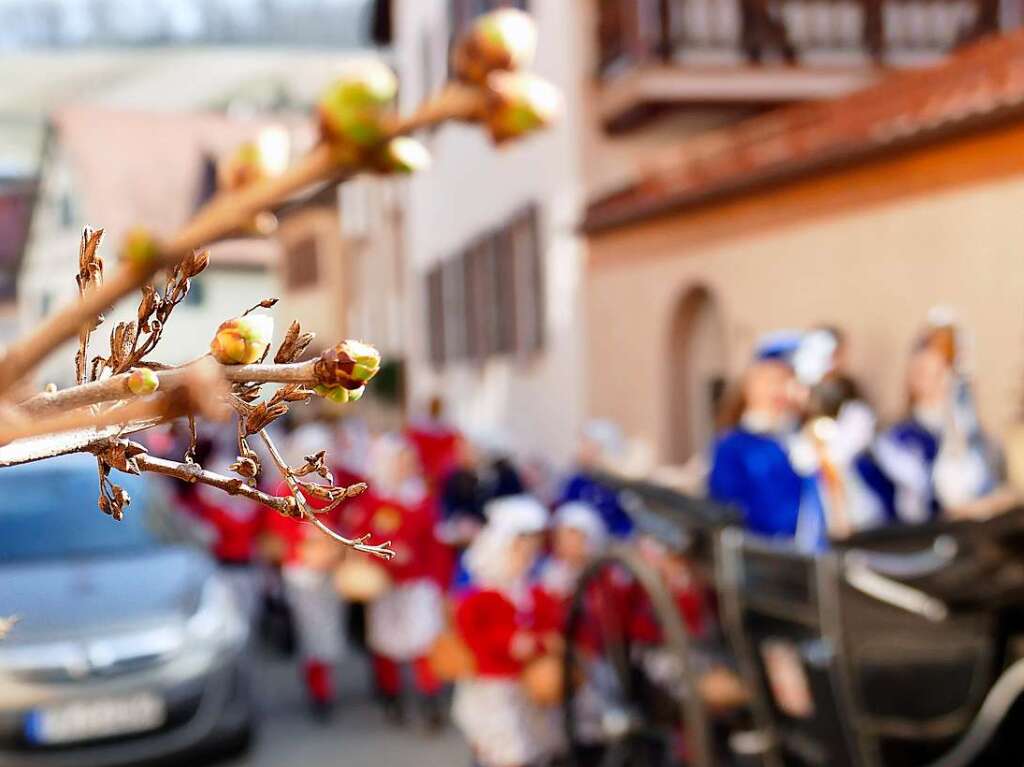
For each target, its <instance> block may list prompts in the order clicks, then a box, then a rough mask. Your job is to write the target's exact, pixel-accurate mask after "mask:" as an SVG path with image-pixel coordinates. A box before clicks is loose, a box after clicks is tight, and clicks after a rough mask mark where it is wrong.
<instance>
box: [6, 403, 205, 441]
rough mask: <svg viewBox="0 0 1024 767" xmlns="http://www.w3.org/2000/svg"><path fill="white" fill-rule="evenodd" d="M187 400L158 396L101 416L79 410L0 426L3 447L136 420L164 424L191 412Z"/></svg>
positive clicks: (112, 410)
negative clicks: (47, 436)
mask: <svg viewBox="0 0 1024 767" xmlns="http://www.w3.org/2000/svg"><path fill="white" fill-rule="evenodd" d="M189 410H190V408H189V406H188V402H187V400H186V398H182V397H180V396H178V395H177V394H173V393H172V394H156V395H153V396H150V397H146V398H144V399H139V400H136V401H134V402H130V403H128V404H126V405H124V406H122V407H115V408H111V409H109V410H105V411H103V412H101V413H94V412H92V411H91V410H87V409H79V410H72V411H71V412H68V413H60V414H58V415H54V416H51V417H49V418H39V419H24V420H18V421H16V422H12V423H8V424H3V425H0V444H2V445H7V444H8V443H11V442H14V441H15V440H23V439H27V438H29V437H39V436H43V435H47V434H59V433H61V432H66V431H76V430H81V429H92V430H100V429H103V428H105V427H108V426H123V425H126V424H129V423H132V422H133V421H152V420H155V421H163V420H167V419H169V418H177V417H179V416H182V415H185V413H187V412H189Z"/></svg>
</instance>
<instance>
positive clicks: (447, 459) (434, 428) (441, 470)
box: [405, 397, 460, 493]
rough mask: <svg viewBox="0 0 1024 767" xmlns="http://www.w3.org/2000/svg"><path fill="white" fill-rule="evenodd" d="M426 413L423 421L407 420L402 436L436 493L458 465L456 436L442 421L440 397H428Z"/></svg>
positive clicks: (458, 437) (457, 441)
mask: <svg viewBox="0 0 1024 767" xmlns="http://www.w3.org/2000/svg"><path fill="white" fill-rule="evenodd" d="M427 410H428V412H427V416H426V417H425V418H416V419H413V420H412V421H410V423H409V425H408V426H407V427H406V430H405V437H406V439H408V440H409V442H410V443H412V446H413V447H414V448H415V450H416V454H417V456H418V457H419V461H420V468H421V469H422V471H423V476H424V477H426V479H427V483H428V485H429V486H430V490H431V492H435V493H436V492H438V491H439V490H440V488H441V483H442V482H444V480H445V479H446V478H447V477H448V474H449V473H451V471H452V470H454V469H455V468H456V466H457V464H458V456H459V439H460V435H459V432H458V430H457V429H455V428H453V427H452V426H450V425H449V424H448V422H447V421H446V420H445V417H444V401H443V400H442V399H441V398H440V397H432V398H431V400H430V405H429V406H428V409H427Z"/></svg>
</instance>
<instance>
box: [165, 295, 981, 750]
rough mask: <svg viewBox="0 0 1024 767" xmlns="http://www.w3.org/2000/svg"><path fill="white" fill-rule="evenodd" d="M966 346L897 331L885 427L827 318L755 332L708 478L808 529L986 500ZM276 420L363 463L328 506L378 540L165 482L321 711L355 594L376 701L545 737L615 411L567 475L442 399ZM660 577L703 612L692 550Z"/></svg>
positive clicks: (305, 441)
mask: <svg viewBox="0 0 1024 767" xmlns="http://www.w3.org/2000/svg"><path fill="white" fill-rule="evenodd" d="M963 354H964V341H963V337H962V333H961V332H960V331H959V329H958V328H957V327H956V325H955V324H954V323H953V322H951V321H950V320H949V319H948V318H946V317H942V316H939V315H936V316H934V317H932V318H930V320H929V322H928V324H927V326H926V327H925V328H924V330H923V331H922V333H921V335H920V337H919V338H918V339H917V341H916V342H915V344H914V346H913V349H912V350H911V353H910V360H909V365H908V371H907V379H906V380H907V410H906V414H905V416H904V417H903V418H901V419H900V420H898V421H897V422H896V423H894V424H891V425H889V426H887V427H886V428H883V429H879V428H878V426H877V423H876V418H875V415H874V413H873V412H872V409H871V407H870V405H869V403H868V402H867V401H866V399H865V397H864V396H863V395H862V393H861V388H860V387H859V386H858V385H857V383H856V382H855V381H854V380H853V379H852V378H851V377H850V376H849V374H848V373H847V370H846V367H845V356H846V340H845V338H844V337H843V334H842V333H841V331H839V330H838V329H835V328H830V327H819V328H815V329H812V330H810V331H808V332H781V333H773V334H771V335H769V336H766V337H764V338H763V339H761V341H760V342H759V343H758V345H757V348H756V350H755V353H754V355H753V358H752V360H751V362H750V364H749V366H748V367H747V369H746V370H745V372H744V374H743V376H742V379H741V380H740V381H738V382H737V386H736V390H735V392H734V393H733V395H732V396H728V397H726V398H725V401H724V402H723V403H722V407H721V413H720V423H719V431H718V434H717V435H716V438H715V440H714V442H713V444H711V445H709V447H708V450H707V451H706V452H705V453H704V454H703V458H704V459H705V465H706V467H707V469H706V471H705V472H704V483H703V484H704V490H705V492H706V494H707V496H708V497H709V498H710V499H712V500H714V501H716V502H718V503H720V504H722V505H727V506H730V507H732V508H733V509H734V510H735V511H736V512H738V513H739V515H740V516H741V518H742V523H743V524H744V525H745V527H746V528H747V529H748V530H749V531H751V532H752V533H754V534H759V535H765V536H772V537H780V538H787V539H792V540H793V541H794V542H795V544H796V545H798V546H800V547H803V548H805V549H807V550H812V551H813V550H820V549H821V548H823V547H826V546H828V545H829V541H830V540H831V539H835V538H839V537H844V536H848V535H850V534H852V533H855V532H857V531H859V530H862V529H865V528H867V527H873V526H879V525H884V524H898V523H905V524H912V523H918V522H924V521H927V520H931V519H935V518H937V517H938V516H940V515H945V514H954V515H964V514H977V513H982V512H980V511H978V509H979V506H978V503H979V502H981V501H983V500H984V499H985V498H987V497H989V496H990V494H991V493H992V492H993V490H995V489H996V488H997V487H998V485H999V479H998V478H999V476H1000V467H999V462H998V460H997V455H996V451H995V450H993V448H992V446H991V445H990V443H989V441H988V440H987V439H986V437H985V435H984V434H983V433H982V431H981V428H980V426H979V423H978V419H977V416H976V414H975V412H974V405H973V401H972V397H971V389H970V385H969V379H968V377H967V375H966V370H965V367H964V365H963ZM283 441H284V444H285V445H286V446H287V447H286V450H287V453H288V456H287V457H288V458H290V459H291V460H293V461H294V462H295V463H296V465H298V464H301V463H302V461H303V460H304V458H303V457H304V456H308V455H310V454H313V453H316V452H318V451H319V450H321V449H323V448H324V447H327V448H328V456H329V457H330V458H331V459H332V464H331V466H330V469H331V472H332V473H333V478H334V482H335V484H338V485H345V484H351V483H355V482H359V481H365V482H367V484H368V486H369V490H367V491H366V492H365V493H363V494H362V495H360V496H358V497H355V498H353V499H351V500H348V501H346V502H345V503H344V504H342V505H341V506H340V507H338V508H337V509H335V510H334V511H332V512H330V513H329V514H325V515H324V517H325V518H324V519H323V521H324V522H325V523H327V524H329V525H330V526H332V527H333V528H335V529H337V530H338V531H340V532H341V533H343V534H346V535H348V536H351V537H356V536H361V535H367V534H368V535H369V536H370V537H371V538H372V539H373V540H375V541H382V540H388V541H390V542H391V544H392V547H393V549H394V551H395V556H394V558H393V559H392V560H390V561H384V560H381V559H375V558H372V557H368V556H365V555H361V554H355V553H352V552H345V551H343V550H342V549H341V548H340V547H338V546H337V545H336V544H335V543H334V542H332V541H331V540H330V539H329V538H327V537H325V536H323V535H322V534H320V533H319V532H318V531H316V530H315V529H314V528H313V527H312V526H310V525H308V524H306V523H304V522H301V521H298V520H294V519H289V518H286V517H283V516H281V515H279V514H277V513H275V512H272V511H270V510H268V509H261V508H258V507H256V506H255V505H253V504H252V503H251V502H249V501H245V500H241V499H237V498H232V497H230V496H226V495H224V494H223V493H219V492H216V491H212V490H210V489H209V488H206V487H205V486H203V485H199V484H196V485H181V486H178V488H177V496H176V497H177V501H178V506H179V507H180V508H181V509H182V510H183V512H185V513H187V514H188V515H189V516H190V517H191V518H192V519H194V520H196V521H197V523H198V525H199V526H200V527H201V528H202V529H204V530H206V531H207V534H208V538H209V543H210V548H211V550H212V552H213V554H214V555H215V556H216V558H217V559H218V560H219V562H220V563H221V565H222V567H223V569H224V571H225V573H226V575H227V576H228V577H230V578H231V579H232V580H233V582H234V583H235V584H236V590H237V592H238V594H239V597H240V600H241V601H242V603H243V604H245V605H246V606H247V608H248V609H249V610H250V613H251V614H253V615H254V616H255V615H257V614H258V613H261V612H262V614H263V615H264V619H265V620H266V619H267V615H268V614H269V615H271V616H273V614H274V610H275V609H276V610H278V611H284V612H286V613H287V615H288V617H289V625H290V626H292V627H293V628H294V635H295V645H296V649H297V657H298V658H299V661H300V676H301V679H302V682H303V684H304V685H305V690H306V694H307V696H308V700H309V703H310V706H311V710H312V711H313V712H314V714H316V715H317V716H318V717H320V718H322V719H325V720H326V719H327V717H328V715H329V714H330V711H331V709H332V707H333V705H334V702H335V700H336V694H337V686H338V685H339V684H344V681H345V680H338V679H336V678H334V677H335V673H336V670H335V669H336V663H337V660H338V658H339V656H340V655H341V654H342V651H343V648H344V646H345V644H346V632H345V624H346V610H348V609H350V608H351V606H353V605H359V606H360V609H359V614H361V615H362V616H363V621H362V623H363V625H364V628H363V631H362V634H363V636H364V637H365V645H366V648H367V652H368V654H369V658H370V665H371V668H372V673H373V679H374V682H375V687H376V692H377V696H378V699H379V701H380V704H381V706H382V709H383V711H384V713H385V714H386V716H387V718H388V719H389V721H391V722H393V723H395V724H396V725H402V724H404V723H405V722H406V721H408V720H409V719H410V716H409V715H410V710H409V707H408V703H409V701H410V700H415V701H416V702H417V703H418V708H419V716H418V719H419V720H420V721H422V722H423V723H424V724H425V725H427V726H428V727H429V728H437V727H440V726H441V725H442V724H443V723H444V722H445V721H447V720H448V719H449V718H450V719H451V721H452V722H454V724H455V725H456V726H457V727H458V728H459V730H460V731H461V732H462V733H463V734H464V736H465V737H466V739H467V741H468V742H469V744H470V746H471V748H472V751H473V754H474V758H475V760H476V762H477V763H478V764H479V765H481V767H516V766H517V765H522V766H525V765H534V764H542V763H545V762H546V761H548V760H550V759H551V758H552V757H554V756H556V755H557V754H558V753H559V752H560V750H561V748H562V743H561V738H560V736H559V730H560V727H559V723H560V718H559V716H558V710H557V690H556V692H555V693H552V689H553V688H555V687H557V688H558V689H559V690H560V682H556V681H553V680H555V679H557V674H555V673H554V672H553V671H551V668H550V666H551V664H552V662H553V659H556V658H557V657H558V654H559V652H560V649H561V644H562V642H563V639H562V628H563V624H564V621H565V616H566V611H567V608H568V605H569V601H570V599H571V597H572V595H573V593H574V589H575V586H576V583H577V580H578V578H579V576H580V574H581V573H582V572H583V570H584V569H585V568H586V566H587V564H588V562H590V561H592V560H593V558H595V557H597V556H598V555H600V553H601V552H602V551H603V550H604V548H605V547H606V546H607V545H608V544H609V542H610V541H614V540H616V539H619V540H623V539H629V538H630V536H631V535H632V534H633V521H632V520H631V518H630V516H629V515H627V514H626V513H625V512H624V510H623V508H622V506H621V505H620V503H619V497H618V495H617V494H616V492H615V491H613V490H612V489H611V488H609V487H607V486H606V485H605V484H603V483H602V480H601V479H600V476H601V475H600V474H599V473H598V472H597V471H595V469H596V468H598V467H603V468H608V466H609V465H612V466H614V463H615V458H616V456H619V455H622V453H623V448H624V439H623V436H622V434H621V432H620V431H619V430H618V429H617V428H616V427H615V426H614V425H613V424H611V423H609V422H605V421H595V422H593V423H591V424H589V425H588V426H587V427H586V428H585V429H584V431H583V433H582V434H581V438H580V443H579V449H578V453H577V456H576V464H575V466H574V468H573V469H572V470H571V471H569V472H567V473H564V474H561V475H556V474H553V473H552V472H549V471H546V470H544V469H543V468H542V466H541V465H540V464H537V463H529V462H518V463H517V462H514V461H513V460H512V459H511V457H510V455H509V454H508V453H507V452H506V451H503V450H500V449H496V448H495V447H494V446H493V445H490V446H488V445H487V444H486V443H487V441H486V440H473V439H470V438H468V437H467V436H466V435H464V434H462V433H460V432H459V431H458V430H457V429H455V428H454V427H453V426H452V425H451V424H449V423H448V422H447V421H446V420H445V419H444V417H443V413H442V409H441V406H440V403H439V402H434V403H432V404H431V407H430V408H429V412H428V413H427V414H426V415H425V416H423V417H422V418H419V419H413V420H411V421H410V422H408V423H407V424H406V425H405V426H404V428H402V429H398V430H392V431H389V432H387V433H371V430H370V429H369V428H368V427H367V426H366V425H365V424H364V423H363V422H362V421H361V420H359V419H358V418H352V417H348V418H345V419H343V420H323V419H319V420H316V421H311V422H308V423H305V424H301V425H292V427H291V428H290V429H289V433H288V434H287V435H286V436H285V437H284V440H283ZM195 458H196V460H197V461H198V462H199V463H201V464H202V465H204V466H207V467H209V468H213V469H218V468H220V469H224V468H226V467H227V466H228V465H229V464H230V463H231V462H232V461H233V460H235V458H234V443H233V441H232V442H230V443H228V444H219V443H218V440H217V438H216V437H215V436H214V437H211V438H207V439H202V440H200V441H199V444H198V446H197V449H196V456H195ZM266 489H267V490H268V491H270V492H275V493H279V494H283V493H287V492H288V490H287V487H286V486H283V485H280V486H272V485H271V486H268V487H267V488H266ZM307 500H308V502H309V503H311V504H313V505H314V506H315V505H317V504H321V503H323V502H322V501H320V500H318V499H317V498H315V497H312V496H311V497H309V498H308V499H307ZM677 576H678V577H677ZM671 577H672V578H676V580H677V581H678V583H677V584H676V586H678V588H675V587H673V592H674V595H675V596H676V598H677V602H678V604H679V606H680V610H681V613H682V614H683V617H684V618H685V619H686V623H687V625H688V627H689V628H690V629H691V631H695V630H699V626H700V624H701V621H702V620H703V617H702V611H703V610H704V607H703V606H702V604H701V595H700V590H699V588H696V587H695V586H694V585H693V584H692V583H690V582H689V581H688V579H687V577H686V573H685V572H682V574H681V575H679V574H676V575H672V576H671ZM261 606H262V607H261ZM725 681H729V680H728V679H726V680H725ZM406 686H408V687H409V688H410V689H408V690H406V689H403V688H404V687H406ZM545 688H547V689H546V690H545ZM449 690H453V692H452V694H451V698H450V700H449Z"/></svg>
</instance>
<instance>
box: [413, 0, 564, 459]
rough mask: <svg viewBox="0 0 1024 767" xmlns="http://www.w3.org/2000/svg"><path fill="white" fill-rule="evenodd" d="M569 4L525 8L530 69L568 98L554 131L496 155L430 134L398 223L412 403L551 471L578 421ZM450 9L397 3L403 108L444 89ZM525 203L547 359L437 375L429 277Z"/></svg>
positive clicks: (559, 1) (482, 146) (467, 141)
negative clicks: (427, 159)
mask: <svg viewBox="0 0 1024 767" xmlns="http://www.w3.org/2000/svg"><path fill="white" fill-rule="evenodd" d="M574 5H575V3H569V2H565V1H564V0H535V1H534V2H532V3H531V12H532V13H533V14H534V17H535V18H536V19H537V21H538V26H539V29H540V51H539V57H538V62H537V67H536V69H537V71H538V72H539V73H540V74H541V75H543V76H545V77H547V78H548V79H550V80H552V81H554V82H555V83H557V84H558V85H559V86H560V87H562V89H563V91H565V92H566V96H567V109H566V115H565V117H564V118H563V120H562V121H561V123H560V124H559V125H558V126H557V127H555V128H553V129H552V130H550V131H548V132H546V133H545V134H542V135H538V136H535V137H532V138H530V139H528V140H526V141H525V142H523V143H521V144H518V145H515V146H510V147H508V148H503V149H501V150H495V149H494V148H493V147H492V146H491V145H490V142H489V141H488V139H487V138H486V136H485V135H484V134H483V133H482V132H481V131H480V130H479V129H476V128H474V127H470V126H460V125H453V126H445V127H444V128H442V129H440V130H438V131H437V132H435V133H434V134H433V135H432V136H430V137H429V138H428V139H427V143H428V145H429V147H430V149H431V151H432V153H433V156H434V165H433V167H432V168H431V170H430V171H428V172H426V173H424V174H421V175H420V176H417V177H416V178H415V179H413V180H412V181H411V182H410V184H409V192H408V210H407V214H406V217H405V242H406V245H407V249H406V252H407V254H408V256H409V258H408V278H409V281H408V284H407V291H406V295H407V297H408V300H407V301H406V311H407V319H406V321H407V324H408V328H409V334H408V341H409V348H410V362H411V369H410V372H411V375H410V385H411V391H410V393H411V396H412V401H413V403H414V404H415V403H416V402H417V401H419V402H422V401H423V400H425V399H426V398H427V397H429V396H430V395H431V394H433V393H435V392H441V393H443V395H444V396H445V398H446V400H447V403H448V405H449V409H450V411H451V412H452V414H453V415H454V417H455V418H456V420H457V421H458V422H459V423H460V425H462V426H463V427H464V428H467V429H470V430H471V431H477V432H486V433H488V434H490V435H497V436H500V437H501V438H502V439H503V440H504V441H505V442H506V443H507V444H508V445H509V446H510V447H512V448H513V449H516V450H520V451H524V452H537V453H542V454H544V455H546V456H548V457H552V458H554V459H556V460H558V459H564V458H566V457H567V456H568V454H569V452H570V451H571V449H572V446H573V444H574V442H575V438H576V433H577V431H578V428H579V425H580V422H581V419H582V415H583V402H582V397H581V396H579V392H580V391H581V387H580V380H579V376H580V375H581V373H582V362H583V360H582V343H581V333H580V327H579V319H580V312H579V307H578V300H577V297H578V285H579V279H580V270H581V246H580V242H579V240H578V239H577V237H576V236H575V231H574V230H575V227H576V224H577V222H578V216H579V211H580V204H581V189H580V186H579V184H578V178H579V173H578V170H579V168H578V147H577V146H576V145H575V142H574V139H573V136H574V135H575V134H577V126H576V125H575V115H576V114H577V113H578V110H577V109H576V105H575V104H574V99H575V97H576V96H575V92H574V89H573V87H572V86H573V84H574V80H575V74H574V73H575V66H576V64H575V62H574V48H575V40H574V39H573V37H574V34H575V31H574V27H573V25H572V23H571V21H572V16H573V13H574V10H573V6H574ZM446 7H447V3H446V2H444V1H443V0H400V2H398V3H397V9H396V10H397V13H396V21H397V23H396V46H395V47H396V51H395V55H396V62H397V66H398V68H399V72H400V75H401V76H402V96H403V99H404V101H405V103H404V104H403V107H404V108H405V109H410V108H411V107H412V106H414V105H415V103H416V102H418V101H419V100H420V99H421V98H422V97H423V96H424V94H425V93H426V92H428V91H429V90H430V89H431V88H432V87H436V86H437V85H439V84H440V82H441V81H442V80H443V78H444V73H445V59H446V55H447V43H448V31H447V15H446V14H447V11H446ZM425 64H427V66H425ZM431 80H432V82H431ZM530 203H536V204H537V205H538V209H539V212H540V227H541V239H542V248H543V253H544V255H545V263H544V270H545V271H544V278H545V286H546V293H547V296H546V299H547V301H546V313H547V327H546V328H545V332H546V348H545V349H544V352H543V353H542V354H541V355H540V356H538V357H537V358H535V359H534V360H532V361H530V362H527V363H523V362H520V361H516V360H512V359H503V358H494V359H492V360H491V361H489V362H488V363H486V364H485V365H483V366H478V365H475V364H458V365H450V366H448V367H446V369H445V370H444V371H443V372H438V371H434V370H433V369H432V368H431V366H430V364H429V363H428V362H427V361H426V359H425V358H426V349H427V337H426V327H425V322H426V311H425V309H424V293H425V290H424V286H425V283H424V274H425V272H426V270H427V269H428V268H429V266H430V265H432V264H433V263H435V262H436V261H437V260H438V259H442V258H446V257H449V256H451V255H453V254H455V253H456V252H457V251H459V250H460V249H462V248H463V247H464V246H465V245H466V244H467V243H468V241H469V240H471V239H472V238H474V237H475V236H477V235H479V234H481V233H482V232H485V231H487V230H488V229H491V228H493V227H497V226H499V225H501V224H503V223H504V222H505V221H507V220H508V219H509V218H510V217H511V216H512V215H514V214H515V213H516V212H518V211H519V210H521V209H522V208H523V207H524V206H525V205H527V204H530Z"/></svg>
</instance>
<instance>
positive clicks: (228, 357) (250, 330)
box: [210, 314, 274, 365]
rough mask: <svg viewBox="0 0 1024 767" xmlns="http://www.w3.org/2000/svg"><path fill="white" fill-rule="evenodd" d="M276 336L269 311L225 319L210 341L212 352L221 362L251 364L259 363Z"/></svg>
mask: <svg viewBox="0 0 1024 767" xmlns="http://www.w3.org/2000/svg"><path fill="white" fill-rule="evenodd" d="M273 336H274V318H273V317H271V316H270V315H269V314H247V315H245V316H244V317H235V318H234V319H232V320H227V321H226V322H222V323H221V325H220V327H219V328H217V334H216V335H215V336H214V337H213V341H211V342H210V353H211V354H212V355H213V358H214V359H215V360H217V362H219V363H221V364H222V365H251V364H252V363H254V362H259V360H260V359H262V358H263V355H264V354H265V353H266V351H267V347H269V346H270V341H271V339H272V338H273Z"/></svg>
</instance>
